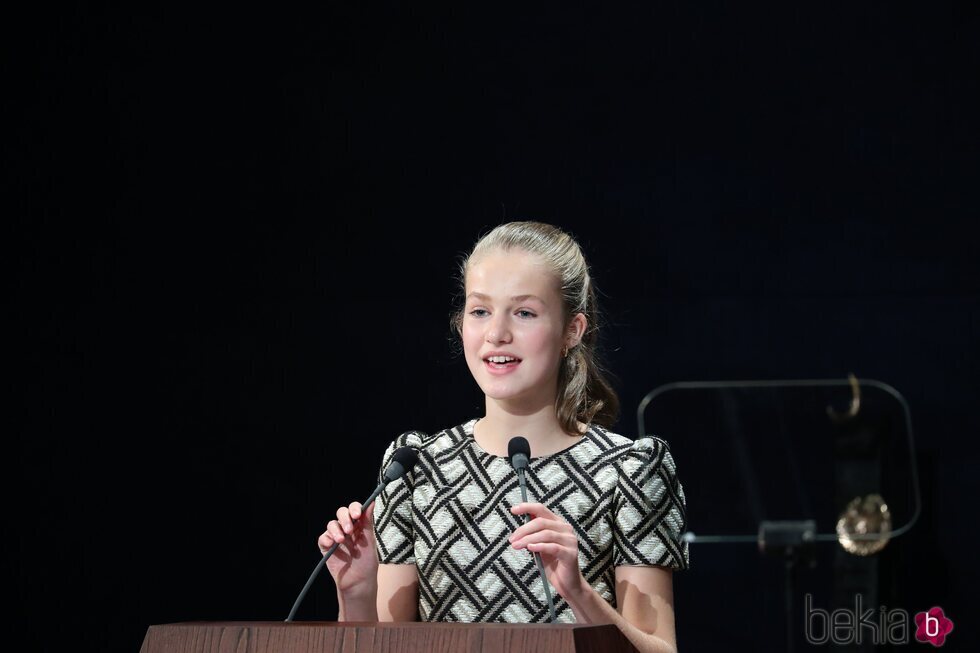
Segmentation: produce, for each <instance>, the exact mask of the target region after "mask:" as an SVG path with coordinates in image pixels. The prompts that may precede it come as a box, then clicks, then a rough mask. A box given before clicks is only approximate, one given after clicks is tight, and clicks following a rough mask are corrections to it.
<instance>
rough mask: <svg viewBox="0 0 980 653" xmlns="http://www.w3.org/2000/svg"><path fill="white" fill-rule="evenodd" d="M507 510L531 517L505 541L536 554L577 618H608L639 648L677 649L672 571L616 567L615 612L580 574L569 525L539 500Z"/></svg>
mask: <svg viewBox="0 0 980 653" xmlns="http://www.w3.org/2000/svg"><path fill="white" fill-rule="evenodd" d="M511 512H512V513H514V514H516V515H522V514H529V515H531V516H532V517H533V518H532V519H531V521H529V522H528V523H526V524H524V525H522V526H519V527H518V528H517V530H515V531H514V534H513V535H511V537H510V541H511V545H512V546H513V547H514V548H515V549H524V548H526V549H527V550H528V551H530V552H532V553H540V554H541V562H542V563H543V564H544V569H545V573H546V574H547V575H548V581H549V582H550V583H551V585H552V587H554V588H555V591H557V592H558V593H559V594H561V595H562V596H563V597H564V598H565V600H566V601H567V602H568V605H569V606H570V607H571V608H572V612H574V613H575V619H576V620H577V621H578V622H579V623H586V624H588V623H612V624H616V625H617V626H619V629H620V630H622V631H623V634H625V635H626V636H627V637H628V638H629V640H630V642H632V643H633V646H635V647H636V648H637V649H639V650H640V651H643V653H663V652H674V651H676V650H677V637H676V635H675V633H674V585H673V572H671V571H670V570H669V569H666V568H663V567H644V566H641V567H630V566H625V565H621V566H617V567H616V599H617V600H616V605H618V606H619V612H617V611H616V610H615V609H614V608H613V607H612V606H611V605H609V604H608V603H606V601H605V599H603V598H602V597H601V596H599V594H598V592H596V591H595V590H594V589H592V586H591V585H589V583H588V582H587V581H586V580H585V577H583V576H582V571H581V569H579V561H578V538H577V537H576V535H575V532H574V531H573V530H572V527H571V526H570V525H569V524H568V523H567V522H566V521H565V520H564V519H562V518H561V517H559V516H558V515H556V514H555V513H553V512H551V511H550V510H549V509H548V508H547V507H546V506H544V505H542V504H540V503H519V504H517V505H516V506H514V507H513V508H511Z"/></svg>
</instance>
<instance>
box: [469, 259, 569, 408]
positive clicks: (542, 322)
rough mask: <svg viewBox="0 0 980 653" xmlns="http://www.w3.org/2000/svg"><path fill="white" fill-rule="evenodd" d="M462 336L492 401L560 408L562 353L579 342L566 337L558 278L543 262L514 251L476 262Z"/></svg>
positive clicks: (474, 371)
mask: <svg viewBox="0 0 980 653" xmlns="http://www.w3.org/2000/svg"><path fill="white" fill-rule="evenodd" d="M581 319H582V321H584V317H582V318H581ZM462 332H463V350H464V352H465V355H466V364H467V365H468V366H469V368H470V373H471V374H472V375H473V378H474V379H476V382H477V384H478V385H479V386H480V389H482V390H483V392H484V394H486V395H487V397H490V398H493V399H496V400H498V401H506V402H516V403H519V404H527V405H528V406H529V407H536V406H539V405H542V403H554V400H555V395H556V393H557V388H558V367H559V363H560V361H561V351H562V348H563V347H564V346H565V345H566V344H574V342H577V340H572V339H571V338H569V337H566V329H565V324H564V307H563V306H562V299H561V295H560V293H559V286H558V279H557V277H556V276H555V274H554V273H553V272H551V270H549V268H548V267H547V265H546V264H545V263H544V262H543V261H542V260H541V259H540V258H539V257H537V256H536V255H534V254H530V253H528V252H526V251H524V250H520V249H511V250H494V251H491V252H489V253H486V254H483V255H482V256H480V257H479V258H477V259H475V260H473V259H471V260H470V264H469V269H468V270H467V273H466V306H465V308H464V311H463V323H462Z"/></svg>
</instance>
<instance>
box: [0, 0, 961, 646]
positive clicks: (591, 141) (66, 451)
mask: <svg viewBox="0 0 980 653" xmlns="http://www.w3.org/2000/svg"><path fill="white" fill-rule="evenodd" d="M688 5H690V6H688ZM746 5H751V6H746ZM978 28H980V20H978V11H977V5H976V4H975V3H971V2H955V3H947V2H936V3H915V4H913V3H890V2H875V3H853V2H847V3H845V2H838V3H826V2H824V3H815V4H814V3H811V4H809V5H806V6H798V5H797V3H775V2H767V3H763V4H758V3H729V2H710V3H687V4H685V3H658V4H655V5H654V4H649V3H636V4H634V5H632V6H627V5H620V6H619V7H617V8H604V9H602V10H601V11H599V10H597V9H596V8H589V7H584V6H579V5H574V6H573V5H568V4H563V5H555V6H550V7H546V6H543V5H539V4H533V5H527V4H523V5H517V6H513V7H505V6H500V5H481V6H455V7H453V8H451V9H447V8H433V7H430V6H419V5H418V4H417V3H416V4H410V3H391V2H387V3H353V4H352V3H347V4H340V3H334V4H332V5H331V6H330V7H329V8H322V7H321V8H320V9H318V10H316V11H315V12H313V13H309V12H308V11H303V10H299V9H295V10H293V9H288V8H278V7H277V8H272V7H270V6H266V7H263V8H256V9H246V8H243V7H241V6H236V7H229V8H224V9H219V8H206V7H200V6H195V7H194V8H193V10H191V9H182V8H179V7H177V6H174V5H170V4H168V5H157V6H152V7H145V6H141V7H140V8H133V7H126V6H115V7H106V6H90V5H87V4H75V5H67V6H63V7H59V8H57V9H55V8H54V7H48V6H45V7H39V8H35V9H34V10H32V14H31V15H22V16H20V17H18V18H16V19H11V20H9V21H6V22H5V25H4V28H3V30H4V32H5V36H6V38H5V43H6V45H5V50H7V55H6V56H5V57H4V63H3V69H4V72H5V77H6V78H7V79H8V82H9V83H8V90H11V91H12V92H11V93H10V95H8V96H7V100H6V102H5V105H6V106H7V108H8V110H12V111H11V117H10V118H9V119H8V122H7V126H8V130H7V131H8V136H7V138H6V139H5V140H6V142H7V144H6V145H5V148H4V149H5V154H6V156H5V159H6V163H5V167H6V174H5V175H4V177H5V182H4V183H5V186H6V192H5V195H6V196H7V197H8V199H9V208H8V210H7V211H5V213H6V216H7V219H6V220H5V222H6V223H7V224H8V225H10V229H11V231H12V233H11V234H10V235H11V236H12V237H11V238H9V239H6V242H7V247H6V248H5V249H8V257H7V261H8V263H9V264H11V266H12V267H13V268H14V269H13V274H12V275H11V277H9V278H10V279H12V292H11V293H10V295H8V297H9V298H11V301H10V303H8V316H9V317H10V326H11V327H12V328H11V336H10V338H11V340H10V341H9V342H8V352H9V353H10V356H9V360H10V361H11V362H10V364H9V367H8V369H9V370H10V387H11V390H12V392H11V394H10V397H11V399H12V402H11V406H10V407H8V411H9V413H10V415H11V417H12V420H11V424H12V426H11V429H10V432H11V433H12V435H13V441H14V449H13V456H12V458H11V459H8V460H9V464H10V465H11V466H12V467H14V468H15V470H16V471H15V472H14V473H13V474H12V475H8V476H7V478H6V479H5V481H6V482H5V485H6V486H7V490H6V492H7V497H8V500H7V502H6V505H7V520H8V527H9V528H10V532H11V533H12V535H11V536H10V537H8V538H7V543H8V546H9V547H10V550H9V552H8V555H7V556H6V563H7V564H6V568H7V573H8V575H9V582H8V583H7V585H8V587H9V588H10V594H11V595H12V597H13V600H14V603H15V605H16V607H15V608H14V609H13V612H12V615H11V616H12V619H13V620H14V622H15V623H17V624H18V625H17V626H15V627H14V630H16V631H17V632H18V633H23V634H24V635H25V637H26V640H27V641H26V645H25V649H32V650H61V648H62V646H63V645H64V644H66V643H68V642H71V643H74V644H76V645H78V648H79V649H85V650H119V651H136V650H138V648H139V646H140V643H141V641H142V637H143V635H144V633H145V631H146V628H147V627H148V626H149V625H151V624H159V623H169V622H174V621H190V620H217V619H231V620H278V619H282V618H284V617H285V616H286V614H287V613H288V611H289V608H290V606H291V605H292V602H293V600H294V599H295V597H296V595H297V593H298V592H299V590H300V589H301V587H302V585H303V583H304V582H305V580H306V577H307V576H308V574H309V572H310V570H311V569H312V566H313V564H314V562H315V561H316V559H317V555H316V548H315V539H316V537H317V535H318V534H319V533H320V532H321V530H322V528H323V525H324V524H325V522H326V521H327V520H328V519H330V518H331V516H332V513H333V511H334V510H335V508H336V506H337V505H339V504H341V503H346V502H348V501H350V500H354V499H362V498H363V495H366V494H367V493H368V492H369V491H370V489H371V488H372V487H373V485H374V478H375V475H376V473H377V467H378V464H379V462H380V456H381V453H382V452H383V450H384V448H385V446H386V445H387V444H388V442H390V440H391V439H392V438H394V437H395V436H396V435H398V434H399V433H401V432H402V431H405V430H408V429H421V430H423V431H427V432H434V431H437V430H439V429H442V428H445V427H448V426H452V425H455V424H458V423H460V422H462V421H464V420H465V419H468V418H469V417H473V416H476V415H478V414H479V412H480V410H481V405H482V397H481V395H480V394H479V392H478V388H477V387H476V385H475V384H474V383H473V382H472V380H471V378H470V377H469V374H468V372H467V370H466V367H465V364H464V363H463V361H462V359H461V358H460V357H458V356H456V355H455V354H454V352H453V342H452V337H451V333H450V330H449V328H448V316H449V312H450V309H451V307H452V302H453V296H454V293H455V291H456V285H455V281H454V277H455V274H456V265H457V262H458V258H459V256H460V254H462V253H463V252H465V251H466V250H467V249H468V248H469V247H470V246H471V245H472V244H473V242H474V241H475V240H476V238H477V237H478V236H479V235H480V234H481V233H483V232H484V231H486V230H488V229H489V228H491V227H492V226H494V225H496V224H498V223H499V222H501V221H505V220H510V219H538V220H543V221H547V222H552V223H555V224H558V225H560V226H562V227H564V228H566V229H567V230H569V231H571V232H572V233H573V234H575V235H576V236H577V237H578V238H579V240H580V242H581V244H582V245H583V248H584V249H585V251H586V253H587V255H588V257H589V259H590V262H591V265H592V269H593V275H594V277H595V279H596V280H597V283H598V285H599V287H600V289H601V291H602V298H601V299H602V307H603V308H604V311H605V317H606V324H605V330H604V335H603V338H604V340H603V342H604V347H605V352H606V360H607V362H608V365H609V367H610V368H611V369H612V370H613V372H614V373H615V378H616V380H615V385H616V387H617V389H618V390H619V392H620V396H621V399H622V402H623V416H622V418H621V419H620V421H619V423H618V424H617V429H616V430H618V431H619V432H620V433H623V434H624V435H627V436H631V437H635V436H636V421H635V410H636V406H637V404H638V403H639V401H640V399H641V398H642V397H643V395H644V394H645V393H646V392H648V391H649V390H651V389H652V388H655V387H657V386H659V385H661V384H663V383H667V382H670V381H678V380H702V379H711V380H717V379H780V378H799V377H804V378H810V377H816V378H844V376H845V375H846V374H847V373H848V372H853V373H855V374H857V375H858V376H861V377H867V378H874V379H879V380H881V381H884V382H887V383H889V384H891V385H893V386H894V387H896V388H897V389H899V390H900V391H901V392H902V394H903V395H904V396H905V398H906V399H907V400H908V402H909V405H910V408H911V413H912V419H913V423H914V424H915V429H916V438H917V441H916V443H917V458H918V463H919V465H920V471H921V473H922V479H923V499H924V506H923V514H922V518H921V520H920V522H919V523H918V524H917V526H916V528H915V529H913V531H912V532H911V533H910V534H908V535H907V536H905V537H904V538H902V539H900V540H897V541H895V542H894V543H893V544H890V545H889V547H890V548H889V549H886V551H890V552H891V553H888V555H886V556H884V557H883V558H882V560H881V564H882V566H883V568H884V569H885V570H886V571H887V573H888V574H889V575H890V577H891V578H892V579H893V590H894V591H895V592H896V593H894V594H892V595H891V596H893V597H896V596H897V598H898V603H896V604H894V605H892V604H889V605H888V607H890V608H904V609H908V610H910V611H912V610H921V609H924V608H927V607H929V606H932V605H940V606H942V607H943V608H944V609H945V610H946V613H947V614H948V615H949V616H950V617H951V618H952V619H953V621H954V622H955V623H956V630H955V631H954V633H953V634H952V635H951V636H950V640H949V645H948V646H950V647H952V648H953V649H954V650H967V649H969V648H970V647H971V645H972V646H975V645H976V644H977V642H978V638H977V636H976V628H975V624H974V623H971V620H972V621H975V620H976V617H975V615H976V614H977V608H978V602H977V600H976V598H975V591H974V588H975V587H976V580H977V570H978V565H977V564H976V562H975V557H976V556H975V551H974V545H975V543H976V527H975V525H974V522H975V518H976V511H975V510H974V508H973V501H974V498H975V497H976V496H977V493H978V487H977V485H978V483H977V476H978V471H980V470H978V462H980V457H978V447H977V445H976V441H975V439H976V437H977V434H978V432H980V429H978V427H980V419H978V417H977V413H976V409H975V397H976V384H975V382H974V375H975V373H976V371H977V367H978V362H980V361H978V353H980V351H978V350H980V346H978V344H977V343H978V338H977V336H978V331H980V329H978V323H980V302H978V292H980V263H978V258H977V245H976V242H977V238H978V237H980V227H978V225H977V216H978V209H980V197H978V190H977V188H978V184H977V174H978V172H980V168H978V165H977V161H978V159H977V154H978V145H980V138H978V136H980V130H978V129H977V125H976V116H977V115H980V106H978V104H980V103H978V98H980V93H978V86H980V84H978V79H980V75H978V72H980V66H978V64H980V47H978V45H977V44H978ZM650 430H652V431H654V432H656V431H657V427H656V425H655V424H654V425H651V429H650ZM665 435H667V437H669V434H665ZM706 437H709V436H706ZM678 446H680V445H678ZM688 449H689V450H690V449H691V446H690V444H689V445H688ZM677 462H678V466H679V470H680V474H681V479H682V481H683V482H684V484H685V486H686V487H690V488H709V489H710V488H712V487H713V486H712V482H713V479H712V478H711V477H709V476H708V475H707V474H705V473H703V471H702V472H699V466H698V460H697V459H696V457H695V456H689V457H687V458H686V459H678V461H677ZM759 463H760V465H761V466H762V467H764V466H765V463H766V461H764V460H761V461H759ZM714 491H716V493H717V494H718V496H721V497H723V496H724V495H725V491H726V488H716V489H715V490H714ZM718 509H719V510H722V509H724V506H723V505H721V506H719V507H718ZM692 563H693V566H692V569H691V570H690V571H686V572H684V573H683V574H679V575H677V576H676V577H675V587H676V593H677V598H676V601H677V620H678V629H679V637H680V643H681V646H682V648H683V649H685V650H709V649H710V650H715V649H718V648H719V647H721V646H728V647H730V650H731V649H737V650H758V649H761V648H767V649H770V650H777V649H778V648H779V646H780V642H781V641H782V640H781V635H780V633H781V630H780V629H781V627H782V621H781V619H782V617H781V613H780V607H779V606H780V604H779V598H780V596H781V595H780V592H781V591H782V589H781V585H780V577H779V575H778V573H774V569H777V570H778V567H775V568H774V567H773V566H772V565H773V561H770V560H765V559H762V558H760V556H759V555H758V553H757V552H756V550H755V548H754V547H752V546H748V547H742V548H739V547H730V548H724V549H721V548H713V547H710V546H706V545H701V546H694V547H693V548H692ZM808 573H809V574H810V576H808V577H809V578H815V577H817V576H819V574H820V573H826V567H824V568H822V569H821V568H818V569H817V570H815V571H813V572H808ZM819 602H820V599H819V598H818V603H819ZM823 605H825V606H826V605H827V604H826V602H824V603H823ZM801 614H802V612H801ZM335 617H336V604H335V600H334V598H333V591H332V585H331V582H330V581H329V580H328V579H327V578H326V575H324V577H323V578H322V579H320V582H318V584H317V587H316V588H315V589H314V591H313V592H312V593H311V594H310V596H309V597H308V598H307V600H306V602H305V603H304V606H303V609H302V610H301V614H300V616H299V618H302V619H323V620H331V619H334V618H335ZM735 630H737V631H738V635H739V636H738V637H733V634H734V631H735ZM760 642H770V643H771V645H770V644H760ZM913 646H919V645H918V644H913ZM960 647H962V648H960Z"/></svg>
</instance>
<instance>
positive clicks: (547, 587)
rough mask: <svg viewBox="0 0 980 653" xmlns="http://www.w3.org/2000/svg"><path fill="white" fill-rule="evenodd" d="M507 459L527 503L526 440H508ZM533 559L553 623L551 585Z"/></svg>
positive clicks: (528, 450) (538, 560) (528, 456)
mask: <svg viewBox="0 0 980 653" xmlns="http://www.w3.org/2000/svg"><path fill="white" fill-rule="evenodd" d="M507 458H508V459H509V460H510V464H511V466H512V467H513V468H514V470H515V471H516V472H517V481H518V483H520V485H521V500H522V501H523V502H524V503H527V482H526V480H525V478H524V472H525V470H526V469H527V466H528V463H530V461H531V445H530V444H529V443H528V441H527V438H523V437H521V436H519V435H518V436H515V437H513V438H511V439H510V442H508V443H507ZM527 522H528V517H527V513H524V523H525V524H526V523H527ZM530 553H531V555H532V556H533V557H534V564H535V566H537V568H538V573H539V574H540V575H541V583H542V585H543V586H544V595H545V598H547V599H548V612H549V613H550V615H551V623H555V621H556V618H555V601H554V599H552V598H551V584H550V583H548V575H547V574H545V573H544V564H542V562H541V554H540V553H535V552H533V551H531V552H530Z"/></svg>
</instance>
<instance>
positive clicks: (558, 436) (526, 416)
mask: <svg viewBox="0 0 980 653" xmlns="http://www.w3.org/2000/svg"><path fill="white" fill-rule="evenodd" d="M579 426H580V428H581V430H583V431H584V425H582V424H580V425H579ZM516 436H522V437H524V438H527V441H528V443H529V444H530V445H531V457H532V458H538V457H540V456H549V455H551V454H554V453H558V452H559V451H562V450H563V449H567V448H568V447H570V446H572V445H573V444H575V443H576V442H578V440H579V438H581V435H569V434H568V433H566V432H565V431H563V430H562V428H561V424H560V423H559V422H558V416H557V415H556V414H555V406H554V404H549V405H545V406H541V407H540V408H537V409H533V410H522V411H516V410H514V409H513V408H512V407H507V406H503V405H501V404H500V403H499V402H497V401H495V400H493V399H490V398H489V397H488V398H487V414H486V417H484V418H482V419H481V420H479V421H478V422H477V424H476V426H475V427H474V428H473V437H474V438H476V441H477V443H478V444H479V445H480V447H482V448H483V450H484V451H486V452H487V453H490V454H493V455H495V456H506V455H507V443H508V442H510V439H511V438H513V437H516Z"/></svg>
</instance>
